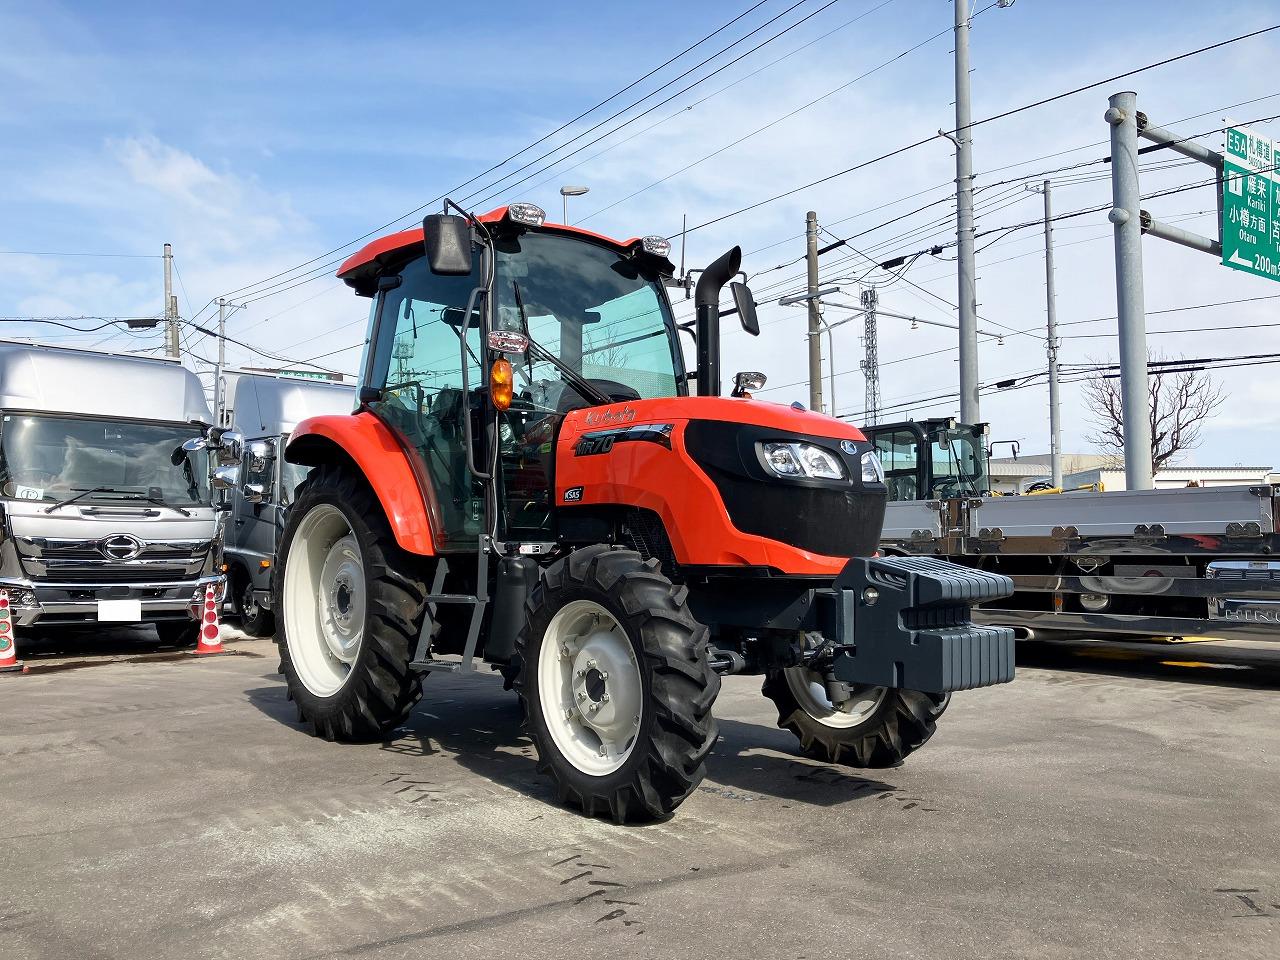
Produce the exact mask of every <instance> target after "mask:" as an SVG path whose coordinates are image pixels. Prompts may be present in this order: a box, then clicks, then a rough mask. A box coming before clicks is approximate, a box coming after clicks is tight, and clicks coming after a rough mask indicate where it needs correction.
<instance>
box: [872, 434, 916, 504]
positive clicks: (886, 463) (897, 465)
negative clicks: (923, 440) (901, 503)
mask: <svg viewBox="0 0 1280 960" xmlns="http://www.w3.org/2000/svg"><path fill="white" fill-rule="evenodd" d="M875 443H876V455H877V456H878V457H879V458H880V463H881V465H882V466H883V467H884V482H885V486H886V487H888V489H889V499H890V500H918V499H920V491H919V483H918V479H917V478H918V473H917V471H918V467H919V456H920V455H919V452H918V449H917V437H916V435H915V434H914V433H912V432H911V431H910V430H895V431H894V432H893V433H882V434H880V435H878V436H877V437H876V441H875Z"/></svg>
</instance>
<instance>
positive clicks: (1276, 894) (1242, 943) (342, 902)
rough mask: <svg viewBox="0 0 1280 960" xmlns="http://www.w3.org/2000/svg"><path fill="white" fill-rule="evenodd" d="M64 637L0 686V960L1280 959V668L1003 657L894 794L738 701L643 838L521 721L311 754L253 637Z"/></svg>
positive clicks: (1227, 652)
mask: <svg viewBox="0 0 1280 960" xmlns="http://www.w3.org/2000/svg"><path fill="white" fill-rule="evenodd" d="M227 651H228V652H227V653H226V654H224V655H221V656H216V657H205V658H196V657H194V656H192V655H189V654H185V653H180V652H175V651H166V650H157V649H154V644H153V643H150V642H149V638H148V637H146V636H145V635H142V634H139V635H138V636H130V635H125V636H123V637H117V638H113V639H110V640H104V639H101V638H98V640H97V642H96V644H95V641H94V638H92V637H89V638H86V639H85V640H84V641H83V642H81V643H79V644H78V645H73V646H72V647H71V648H70V649H53V648H49V649H45V650H41V651H36V653H35V655H33V656H31V657H30V658H29V663H30V664H31V666H32V670H31V672H30V673H28V674H26V675H21V676H18V675H7V676H0V957H2V958H11V957H12V958H51V960H52V958H57V960H64V958H84V960H94V958H128V960H149V958H157V960H159V958H165V960H168V958H179V957H181V958H206V957H208V958H231V957H235V958H240V957H245V958H259V957H266V956H270V957H273V958H312V957H362V958H363V957H367V958H376V960H383V958H386V960H390V958H409V957H413V958H423V957H449V958H469V957H485V958H489V957H494V956H515V957H530V958H537V957H547V958H562V957H574V958H578V960H590V958H597V957H599V958H604V957H609V958H617V957H620V956H622V957H645V958H652V957H672V958H676V957H679V958H684V957H720V956H736V957H749V958H755V957H764V958H773V957H778V958H807V960H808V958H818V957H841V958H847V957H927V958H930V960H942V958H953V957H955V958H969V957H974V958H977V957H995V956H999V957H1037V958H1054V957H1169V956H1177V957H1179V958H1190V957H1214V958H1218V957H1232V958H1247V957H1259V958H1268V960H1271V958H1274V957H1276V956H1277V955H1280V813H1277V795H1278V794H1280V770H1278V769H1277V765H1278V763H1280V749H1278V747H1280V697H1278V696H1277V691H1278V690H1280V647H1277V648H1272V647H1270V645H1267V646H1260V645H1254V646H1243V647H1242V646H1239V645H1237V646H1234V647H1226V646H1223V645H1219V644H1182V645H1176V646H1155V647H1153V646H1151V645H1147V644H1126V645H1119V646H1107V647H1101V648H1100V647H1098V646H1096V645H1088V644H1069V645H1052V646H1050V645H1044V644H1036V645H1032V646H1026V645H1024V646H1023V647H1022V648H1021V649H1020V659H1021V661H1022V665H1021V666H1020V668H1019V674H1018V678H1017V680H1016V681H1015V682H1014V683H1013V684H1010V685H1006V686H1002V687H995V688H989V689H985V690H978V691H970V692H967V693H961V694H957V695H956V696H955V697H954V698H953V700H952V704H951V707H950V708H949V710H948V711H947V713H946V714H945V715H944V717H943V718H942V720H941V722H940V723H939V727H938V733H937V736H936V737H935V738H934V740H933V741H932V742H931V743H929V744H928V745H927V746H926V747H925V748H924V749H922V750H921V751H920V752H919V753H917V754H915V755H914V756H912V757H911V758H910V759H909V760H908V761H907V763H906V764H905V765H903V766H902V767H899V768H897V769H891V770H879V771H863V772H858V771H854V770H851V769H848V768H843V767H831V766H825V765H822V764H818V763H814V762H811V761H809V760H806V759H804V758H803V757H801V756H799V754H798V753H797V750H796V744H795V742H794V741H793V738H792V736H791V734H790V733H788V732H786V731H783V730H779V729H778V728H777V727H776V725H775V721H776V713H775V711H774V710H773V708H772V705H771V704H770V703H769V702H767V701H765V700H764V699H763V698H762V697H761V696H760V692H759V680H758V679H756V678H731V679H729V680H727V681H726V682H725V685H724V692H723V694H722V695H721V698H720V700H719V702H718V704H717V709H716V712H717V714H718V716H719V718H720V724H721V733H722V737H723V739H722V740H721V742H720V743H719V744H718V746H717V748H716V751H715V754H714V755H713V756H712V758H711V761H710V764H709V776H708V778H707V780H706V781H705V782H704V783H703V785H702V786H701V787H700V788H699V789H698V790H697V791H696V792H695V793H694V795H693V796H691V797H690V798H689V799H688V801H686V802H685V804H684V805H683V806H682V807H681V808H680V810H679V811H678V812H677V813H676V815H675V816H674V817H673V818H672V819H670V820H669V821H667V822H665V823H659V824H653V825H648V826H642V827H636V826H627V827H618V826H614V825H613V824H611V823H609V822H606V821H603V820H592V819H587V818H585V817H583V816H581V815H580V814H578V813H576V812H573V811H570V810H566V809H563V808H561V807H560V806H558V805H557V804H556V802H555V800H554V798H553V796H552V795H551V791H550V789H549V784H548V781H547V780H545V779H544V778H543V777H541V776H540V775H538V774H537V772H536V771H535V769H534V759H533V756H532V748H531V746H530V745H529V743H528V741H527V740H526V739H525V738H524V737H523V735H522V734H521V731H520V711H519V706H518V704H517V702H516V699H515V697H514V695H513V694H511V693H509V692H504V691H503V690H502V688H501V683H500V680H499V679H498V678H497V677H496V676H494V675H489V674H483V675H479V676H475V677H471V678H457V677H443V678H442V677H438V676H437V677H431V678H430V679H428V681H427V685H426V686H427V689H426V695H425V697H424V700H423V703H422V704H421V706H420V707H419V708H418V709H417V710H416V711H415V712H414V714H413V715H412V716H411V718H410V720H409V722H408V723H407V724H406V726H405V727H404V728H403V729H401V730H400V731H398V732H397V734H396V736H395V738H394V739H393V740H391V741H390V742H387V743H385V744H373V745H343V744H334V743H326V742H323V741H321V740H318V739H315V738H313V737H311V736H309V735H308V732H307V731H306V730H305V729H304V727H303V725H301V724H299V723H298V722H297V720H296V715H295V713H294V710H293V706H292V704H290V703H289V702H287V701H286V699H285V695H284V685H283V682H282V680H281V678H280V676H279V675H277V674H276V672H275V670H276V665H277V658H276V655H275V648H274V646H273V645H272V644H271V643H270V642H269V641H261V640H249V639H246V638H238V639H234V640H232V642H230V643H228V645H227Z"/></svg>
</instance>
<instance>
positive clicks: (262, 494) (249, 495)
mask: <svg viewBox="0 0 1280 960" xmlns="http://www.w3.org/2000/svg"><path fill="white" fill-rule="evenodd" d="M244 498H245V499H246V500H248V501H249V502H250V503H261V502H262V501H263V500H265V499H266V498H267V488H266V487H265V486H263V485H262V484H260V483H246V484H245V485H244Z"/></svg>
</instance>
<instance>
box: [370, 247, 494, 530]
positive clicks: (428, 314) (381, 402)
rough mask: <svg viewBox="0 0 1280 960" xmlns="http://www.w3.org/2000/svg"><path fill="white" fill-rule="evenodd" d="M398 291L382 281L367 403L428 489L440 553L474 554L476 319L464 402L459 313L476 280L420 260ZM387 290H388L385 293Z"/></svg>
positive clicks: (478, 523)
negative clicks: (471, 454)
mask: <svg viewBox="0 0 1280 960" xmlns="http://www.w3.org/2000/svg"><path fill="white" fill-rule="evenodd" d="M398 279H399V284H398V285H394V286H392V285H391V284H394V282H395V279H394V278H392V280H391V281H390V284H389V283H388V282H387V279H386V278H384V280H383V286H384V289H383V290H382V291H381V292H380V293H379V297H380V298H381V300H380V302H379V303H378V304H377V305H376V307H375V309H376V311H377V314H376V315H377V317H378V323H377V328H376V329H377V342H376V343H375V344H373V349H372V350H371V351H370V357H369V366H368V369H367V370H366V376H365V384H364V385H365V386H367V387H375V388H377V389H378V390H379V391H380V394H379V399H377V400H375V401H373V402H372V403H370V404H369V406H370V408H371V409H372V410H373V412H374V413H375V414H376V415H377V416H378V417H379V418H380V419H381V420H382V421H383V422H385V423H386V424H387V425H388V426H390V427H391V428H392V430H394V431H395V432H396V434H397V435H398V437H399V438H400V440H401V442H402V443H403V444H404V446H405V447H406V449H408V450H409V451H411V453H412V454H413V455H414V457H415V459H416V464H415V466H416V468H417V473H418V475H419V476H420V477H423V478H424V480H425V481H426V482H427V483H428V484H429V486H430V496H431V497H433V498H434V501H435V502H434V504H433V507H434V510H433V512H434V513H435V514H436V515H437V516H438V517H439V519H440V522H441V526H442V534H443V540H444V545H445V549H450V548H453V549H467V550H474V549H475V548H476V540H477V538H478V537H479V535H480V534H481V532H482V531H483V530H484V489H483V486H482V484H481V483H480V482H479V481H477V480H476V478H475V477H474V476H473V475H472V474H471V472H470V470H469V469H468V467H467V456H466V449H465V446H464V443H465V441H464V437H465V429H464V417H471V418H472V425H473V427H475V428H476V435H477V443H476V447H477V449H476V451H475V452H476V457H477V462H483V460H481V459H480V456H481V449H480V448H481V443H480V440H479V438H480V437H481V436H482V434H483V429H482V428H481V426H480V425H481V423H482V422H483V421H482V418H481V417H480V411H481V410H482V409H483V407H482V404H483V397H484V395H485V390H484V387H485V386H486V384H487V380H485V379H483V377H482V374H481V360H482V358H483V356H484V354H483V352H482V350H481V345H480V331H479V313H478V312H476V313H475V314H474V315H473V316H472V317H471V322H470V324H469V327H470V329H469V330H468V332H467V335H466V340H467V344H466V351H465V354H466V357H467V376H468V382H469V388H470V390H469V396H464V395H463V389H462V386H463V385H462V362H463V360H462V358H463V353H464V351H463V348H462V342H461V331H462V326H463V323H462V321H463V311H464V310H465V308H466V305H467V300H468V298H469V296H470V294H471V291H472V289H473V288H474V287H475V286H476V284H477V280H478V277H477V275H476V274H475V273H473V274H472V275H471V276H437V275H435V274H433V273H432V272H431V270H430V268H429V267H428V265H427V262H426V259H425V258H422V257H419V258H418V259H415V260H411V261H409V262H408V263H407V264H405V266H404V268H403V269H402V270H401V272H400V274H399V278H398ZM386 287H390V288H389V289H386Z"/></svg>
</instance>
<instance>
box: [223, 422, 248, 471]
mask: <svg viewBox="0 0 1280 960" xmlns="http://www.w3.org/2000/svg"><path fill="white" fill-rule="evenodd" d="M243 455H244V434H243V433H241V432H240V431H239V430H223V431H222V434H221V436H219V437H218V463H220V464H223V465H224V466H235V465H236V464H238V463H239V462H240V459H241V457H242V456H243Z"/></svg>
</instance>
